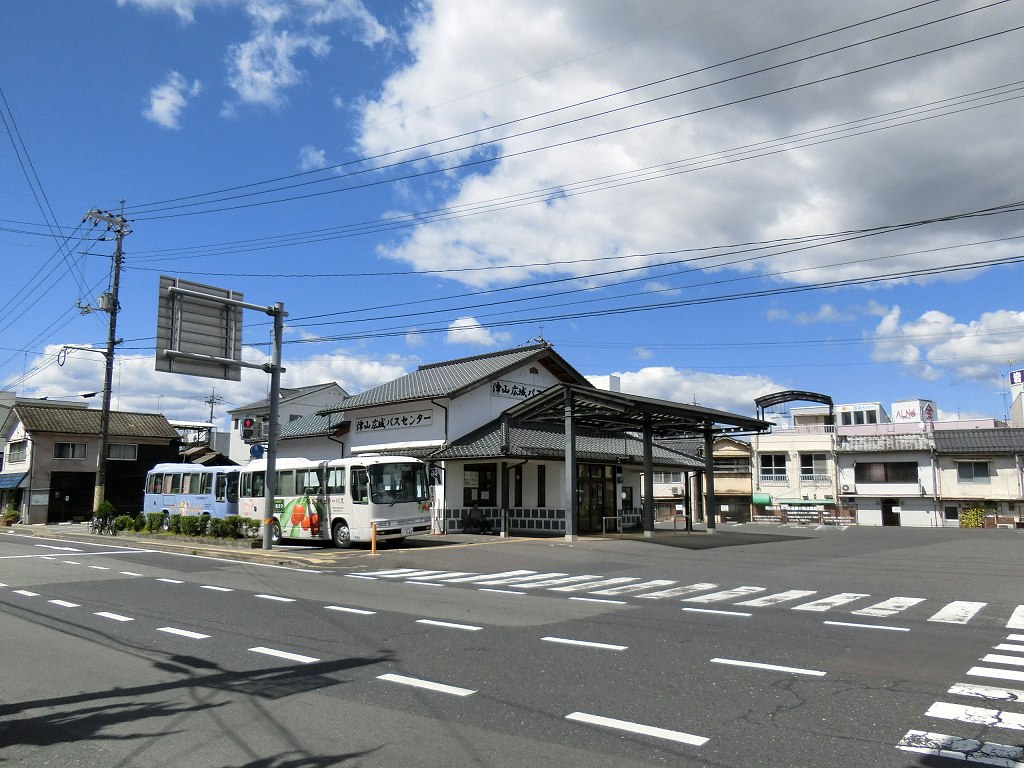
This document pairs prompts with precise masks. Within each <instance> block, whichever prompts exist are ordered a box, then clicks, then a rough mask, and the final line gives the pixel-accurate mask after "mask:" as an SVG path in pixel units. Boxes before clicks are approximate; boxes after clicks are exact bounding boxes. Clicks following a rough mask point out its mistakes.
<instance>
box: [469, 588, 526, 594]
mask: <svg viewBox="0 0 1024 768" xmlns="http://www.w3.org/2000/svg"><path fill="white" fill-rule="evenodd" d="M477 591H478V592H498V593H500V594H502V595H525V594H526V593H525V592H516V591H515V590H514V589H493V588H491V587H480V589H478V590H477Z"/></svg>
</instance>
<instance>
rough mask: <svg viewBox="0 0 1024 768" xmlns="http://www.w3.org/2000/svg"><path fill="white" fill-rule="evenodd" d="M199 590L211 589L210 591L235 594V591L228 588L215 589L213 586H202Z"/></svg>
mask: <svg viewBox="0 0 1024 768" xmlns="http://www.w3.org/2000/svg"><path fill="white" fill-rule="evenodd" d="M199 588H200V589H209V590H212V591H213V592H234V591H235V590H233V589H228V588H227V587H215V586H213V585H212V584H200V585H199Z"/></svg>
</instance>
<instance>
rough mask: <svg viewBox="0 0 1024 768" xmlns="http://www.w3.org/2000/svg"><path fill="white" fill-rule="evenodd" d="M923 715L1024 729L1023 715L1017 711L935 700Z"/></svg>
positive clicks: (1009, 728) (975, 723)
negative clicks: (967, 705) (966, 705)
mask: <svg viewBox="0 0 1024 768" xmlns="http://www.w3.org/2000/svg"><path fill="white" fill-rule="evenodd" d="M925 715H926V716H927V717H937V718H939V719H940V720H958V721H959V722H961V723H970V724H971V725H987V726H989V727H990V728H1006V729H1007V730H1011V731H1024V715H1022V714H1019V713H1017V712H1004V711H1003V710H1001V709H985V708H984V707H965V706H963V705H962V704H950V703H948V702H945V701H937V702H935V703H934V704H932V705H931V707H929V708H928V711H927V712H925Z"/></svg>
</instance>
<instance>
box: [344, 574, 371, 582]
mask: <svg viewBox="0 0 1024 768" xmlns="http://www.w3.org/2000/svg"><path fill="white" fill-rule="evenodd" d="M345 576H347V577H348V578H350V579H366V580H367V581H378V579H377V577H376V576H366V575H364V574H362V573H346V574H345Z"/></svg>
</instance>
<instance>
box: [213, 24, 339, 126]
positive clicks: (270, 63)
mask: <svg viewBox="0 0 1024 768" xmlns="http://www.w3.org/2000/svg"><path fill="white" fill-rule="evenodd" d="M329 50H330V43H329V42H328V39H327V38H326V37H323V36H313V35H294V34H292V33H290V32H288V31H283V32H277V31H271V30H267V31H263V32H259V33H258V34H256V35H255V36H254V37H253V38H252V39H251V40H248V41H246V42H244V43H239V44H237V45H233V46H231V47H230V48H229V49H228V54H227V59H228V61H227V63H228V84H229V85H230V86H231V88H232V89H233V90H234V91H235V93H237V94H238V97H239V99H240V100H241V101H242V102H243V103H245V104H258V105H260V106H265V107H275V108H276V107H280V106H281V105H282V104H284V100H285V97H284V94H283V91H284V90H285V89H287V88H291V87H293V86H295V85H298V84H299V83H301V82H302V79H303V74H302V71H301V70H300V69H299V68H298V67H296V66H295V62H294V59H295V58H296V57H297V56H298V55H299V54H300V53H302V52H304V51H309V52H310V53H312V54H313V55H314V56H318V57H321V56H325V55H327V53H328V51H329Z"/></svg>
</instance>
